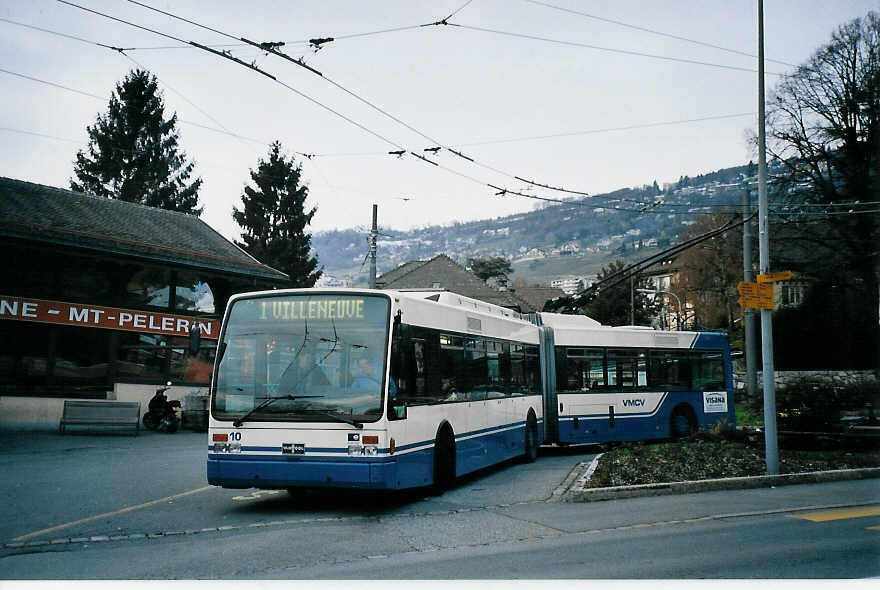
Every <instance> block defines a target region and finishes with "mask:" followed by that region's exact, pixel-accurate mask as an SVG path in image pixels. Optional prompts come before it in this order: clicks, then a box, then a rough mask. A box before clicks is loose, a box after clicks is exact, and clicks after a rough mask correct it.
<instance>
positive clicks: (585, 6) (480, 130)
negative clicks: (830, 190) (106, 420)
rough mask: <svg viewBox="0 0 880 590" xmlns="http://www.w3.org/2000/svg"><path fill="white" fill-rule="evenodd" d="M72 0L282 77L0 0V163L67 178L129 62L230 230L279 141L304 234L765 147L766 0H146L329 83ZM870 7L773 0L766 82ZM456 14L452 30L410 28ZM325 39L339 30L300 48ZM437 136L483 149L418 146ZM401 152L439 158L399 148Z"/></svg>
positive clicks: (641, 177)
mask: <svg viewBox="0 0 880 590" xmlns="http://www.w3.org/2000/svg"><path fill="white" fill-rule="evenodd" d="M72 1H73V2H76V3H77V4H81V5H82V6H86V7H88V8H91V9H93V10H96V11H100V12H103V13H106V14H108V15H112V16H115V17H118V18H120V19H123V20H126V21H129V22H131V23H135V24H138V25H141V26H144V27H149V28H151V29H153V30H154V31H157V32H160V33H164V34H166V35H170V36H172V37H176V38H178V39H181V40H184V41H195V42H197V43H201V44H204V45H209V46H212V47H214V46H220V45H230V44H231V46H224V47H218V49H225V50H228V51H230V52H231V54H232V55H233V56H236V57H238V58H240V59H241V60H243V61H245V62H247V63H254V64H255V65H256V66H257V67H259V68H260V69H262V70H264V71H265V72H267V73H270V74H272V75H274V76H275V77H276V78H277V80H278V81H277V82H276V81H273V80H271V79H269V78H267V77H265V76H263V75H261V74H259V73H257V72H255V71H253V70H250V69H248V68H246V67H243V66H241V65H238V64H236V63H233V62H231V61H229V60H226V59H224V58H222V57H219V56H216V55H213V54H211V53H208V52H206V51H203V50H200V49H197V48H192V47H189V48H181V44H180V42H178V41H175V40H173V39H169V38H167V37H162V36H160V35H158V34H156V33H152V32H147V31H144V30H139V29H136V28H134V27H132V26H129V25H127V24H124V23H120V22H115V21H112V20H108V19H107V18H105V17H102V16H99V15H95V14H91V13H88V12H85V11H83V10H81V9H79V8H75V7H72V6H69V5H65V4H62V3H59V2H57V1H50V0H2V1H0V19H3V20H0V31H2V34H0V69H2V70H3V71H0V96H2V97H3V100H2V106H3V108H2V110H0V139H2V141H0V175H2V176H8V177H12V178H18V179H22V180H27V181H31V182H37V183H42V184H47V185H52V186H58V187H63V188H67V187H68V186H69V184H68V182H69V178H70V176H71V174H72V162H73V159H74V156H75V154H76V151H77V149H80V148H83V147H84V146H85V145H86V144H87V135H86V132H85V128H86V126H87V125H90V124H93V123H94V121H95V118H96V116H97V114H98V113H99V112H104V111H106V108H107V99H108V98H109V95H110V92H111V90H112V89H113V87H114V85H115V83H116V82H117V81H118V80H120V79H122V78H123V77H124V76H125V74H126V73H127V72H128V71H129V70H130V69H131V68H134V67H137V65H136V64H135V63H134V62H135V61H136V62H137V64H140V65H141V66H143V67H144V68H146V69H148V70H150V71H151V72H153V73H154V74H155V75H156V76H157V77H158V78H159V80H160V87H162V88H163V90H164V98H165V103H166V112H167V113H169V114H170V113H171V112H177V114H178V116H179V119H180V124H179V127H178V128H179V131H180V144H181V147H182V149H183V150H184V151H185V152H186V154H187V156H188V157H189V158H190V159H192V160H194V161H195V162H196V173H197V174H198V175H200V176H201V177H202V178H203V179H204V184H203V186H202V190H201V193H200V197H201V201H202V204H203V205H204V208H205V211H204V213H203V215H202V218H203V219H204V220H205V221H207V222H208V223H209V224H210V225H211V226H212V227H214V228H215V229H217V230H218V231H220V232H221V233H222V234H223V235H225V236H227V237H229V238H237V237H238V234H239V230H238V228H237V226H236V225H235V223H234V222H233V221H232V216H231V212H232V208H233V206H234V205H237V204H238V205H239V206H240V195H241V193H242V188H243V186H244V183H245V182H247V181H248V180H249V170H250V169H252V168H255V167H256V165H257V162H258V160H259V158H261V157H265V156H266V154H267V152H268V144H269V143H270V142H271V141H273V140H275V139H278V140H280V141H281V142H282V144H283V145H284V147H285V148H286V149H287V150H288V153H294V156H295V157H296V158H297V161H299V162H301V163H302V169H303V176H304V178H305V181H306V182H307V184H308V186H309V202H310V203H311V204H312V205H317V207H318V213H317V214H316V215H315V217H314V219H313V222H312V229H313V230H326V229H334V228H348V227H357V226H360V227H366V226H368V225H369V222H370V215H371V204H372V203H377V204H378V205H379V221H380V225H381V226H384V227H386V228H411V227H417V226H423V225H430V224H436V223H446V222H451V221H455V220H462V221H464V220H471V219H480V218H487V217H496V216H499V215H507V214H511V213H515V212H519V211H527V210H530V209H532V208H533V207H534V206H535V204H536V203H538V202H539V201H536V200H534V199H529V198H524V197H519V196H511V195H506V196H496V195H495V193H496V192H498V191H496V190H494V189H492V188H490V187H489V186H488V185H489V184H491V185H494V186H497V187H499V188H506V189H510V190H516V191H519V192H527V193H531V194H533V195H536V196H548V197H552V198H559V197H565V196H566V195H565V193H561V192H556V191H552V190H549V189H546V188H540V187H537V186H535V185H529V184H526V183H524V182H521V181H520V180H516V179H515V178H514V177H515V176H518V177H520V178H523V179H526V180H530V181H533V182H536V183H540V184H544V185H549V186H553V187H563V188H566V189H569V190H575V191H583V192H586V193H591V194H592V193H602V192H607V191H610V190H614V189H617V188H622V187H626V186H637V185H641V184H646V183H647V184H650V183H651V182H652V181H653V180H655V179H656V180H657V181H658V182H659V183H661V184H662V183H664V182H673V181H676V180H678V178H679V176H681V175H684V174H688V175H696V174H698V173H701V172H709V171H712V170H717V169H719V168H724V167H728V166H736V165H740V164H744V163H746V162H747V161H748V160H749V159H750V158H752V157H754V155H753V152H752V150H751V148H750V145H749V142H748V136H749V134H750V133H752V132H753V130H754V128H755V113H756V111H757V106H756V105H757V98H756V96H757V91H756V88H757V74H756V73H755V72H754V71H751V70H755V69H756V67H757V66H756V59H755V58H754V57H749V56H748V55H743V54H754V53H756V38H757V33H756V0H690V1H683V0H682V1H675V0H668V1H665V2H658V1H656V0H642V1H638V0H616V1H586V0H583V1H575V0H540V2H539V1H531V0H472V2H470V3H467V4H466V0H435V1H433V2H428V1H413V0H399V1H383V2H365V1H355V0H338V1H337V0H296V1H293V0H290V1H274V2H270V1H259V0H254V1H251V2H242V1H235V2H233V1H227V2H205V1H202V2H197V1H194V0H193V1H190V0H141V1H142V2H143V3H145V4H149V5H151V6H154V7H156V8H159V9H161V10H164V11H166V12H170V13H173V14H175V15H178V16H181V17H184V18H186V19H189V20H191V21H195V22H197V23H199V24H203V25H206V26H208V27H211V28H213V29H215V30H217V31H221V32H223V33H228V34H231V35H233V36H235V37H245V38H247V39H251V40H253V41H257V42H262V41H284V42H285V43H286V45H285V46H283V47H282V48H281V51H284V52H286V53H287V54H289V55H291V56H292V57H294V58H302V59H303V60H304V62H305V63H307V64H308V65H309V66H311V67H313V68H314V69H316V70H318V71H320V72H321V73H322V74H324V79H322V78H321V77H319V76H317V75H316V74H314V73H312V72H310V71H308V70H306V69H304V68H301V67H299V66H297V65H296V64H293V63H290V62H287V61H284V60H283V59H280V58H278V57H276V56H272V55H268V56H267V55H266V54H265V53H261V52H260V51H258V50H256V49H254V48H251V47H248V46H242V44H241V43H240V42H238V43H236V42H235V41H234V40H232V39H230V38H229V37H225V36H222V35H221V34H218V33H216V32H211V31H209V30H206V29H203V28H199V27H198V26H195V25H192V24H188V23H185V22H182V21H180V20H175V19H174V18H172V17H169V16H166V15H162V14H158V13H156V12H154V11H151V10H149V9H147V8H144V7H141V6H138V5H136V4H134V3H131V2H128V1H125V0H79V1H78V0H72ZM548 5H549V6H548ZM563 9H564V10H563ZM872 9H873V10H877V9H878V4H877V2H876V0H872V1H869V0H833V1H828V0H766V1H765V3H764V10H765V16H764V22H765V36H766V42H765V54H766V57H767V58H768V61H767V63H766V69H767V72H768V75H767V77H766V80H767V88H768V91H769V90H771V89H772V88H773V86H774V85H775V83H776V81H777V80H778V79H779V78H778V76H777V75H774V73H785V72H790V71H791V70H792V69H793V65H796V64H800V63H802V62H803V61H805V60H806V59H808V58H809V56H810V55H811V54H812V53H813V52H814V51H815V50H816V48H818V47H819V46H820V45H822V44H824V43H826V42H828V41H829V40H830V37H831V34H832V32H833V31H834V29H835V28H836V27H837V26H839V25H840V24H842V23H844V22H847V21H849V20H851V19H853V18H856V17H861V16H864V15H865V14H866V13H867V12H868V11H869V10H872ZM452 13H455V14H454V16H452V18H450V19H449V20H448V22H449V23H450V25H461V26H447V25H434V26H426V27H415V25H421V24H429V23H436V22H438V21H442V20H443V19H444V17H447V16H448V15H450V14H452ZM578 13H582V14H578ZM8 21H14V23H19V24H13V23H10V22H8ZM611 21H615V22H611ZM21 24H24V25H30V26H31V27H38V28H41V29H48V30H51V31H54V32H56V33H63V34H65V35H69V36H73V37H79V38H81V39H84V40H86V41H90V42H93V43H88V42H84V41H80V40H75V39H70V38H67V37H62V36H59V35H56V34H50V33H47V32H43V31H38V30H34V29H33V28H25V27H23V26H20V25H21ZM394 29H400V30H394ZM645 29H648V30H650V31H648V30H645ZM379 31H383V32H379ZM366 33H375V34H366ZM658 33H663V34H662V35H661V34H658ZM327 37H334V38H335V39H336V40H335V41H333V42H329V43H326V44H324V45H323V46H322V48H321V50H320V51H317V52H314V51H312V50H311V49H310V47H309V44H308V40H309V39H313V38H327ZM675 37H679V38H683V39H678V38H675ZM684 39H687V40H684ZM692 41H698V42H700V43H701V44H698V43H694V42H692ZM94 43H101V44H104V45H109V46H114V47H124V48H133V49H131V50H130V51H126V55H127V56H128V57H126V55H123V54H120V53H119V52H116V51H114V50H111V49H107V48H104V47H100V46H98V45H95V44H94ZM708 45H714V46H717V47H721V48H724V49H725V50H722V49H718V48H714V47H710V46H708ZM132 60H134V61H132ZM770 60H776V61H770ZM780 62H783V63H780ZM787 64H788V65H787ZM16 74H17V75H16ZM21 76H28V77H30V78H36V79H39V80H42V81H45V82H51V83H52V84H55V85H60V86H65V87H67V88H68V89H62V88H58V87H57V86H50V85H47V84H44V83H40V82H37V81H34V80H31V79H27V78H23V77H21ZM279 82H280V83H279ZM334 83H335V84H334ZM69 89H73V90H76V91H79V92H82V93H86V94H80V93H77V92H73V91H71V90H69ZM89 95H94V96H89ZM304 95H305V96H304ZM98 97H100V98H98ZM306 97H308V98H306ZM357 97H359V98H361V99H363V100H365V101H368V102H369V103H372V105H375V107H378V109H381V110H382V111H384V112H385V113H387V115H390V117H389V116H387V115H385V114H382V113H380V112H379V111H378V110H376V109H374V108H371V107H370V106H368V105H366V104H365V103H364V102H361V101H360V100H358V98H357ZM333 111H335V112H333ZM392 117H393V118H392ZM394 119H396V121H395V120H394ZM699 119H703V120H699ZM694 120H698V121H694ZM681 121H690V122H684V123H675V122H681ZM661 123H663V125H658V124H661ZM666 123H670V124H666ZM622 128H629V129H622ZM548 136H549V137H548ZM438 146H444V147H445V148H452V149H454V150H456V151H458V152H459V153H461V154H462V155H464V156H467V157H468V158H471V159H472V160H474V161H473V162H471V161H469V160H466V159H464V158H462V157H459V156H457V155H455V154H453V153H451V152H449V151H447V150H446V149H443V150H441V151H439V152H437V153H436V155H434V154H433V153H432V152H425V151H423V150H424V149H425V148H431V147H438ZM398 149H405V150H407V151H408V152H415V153H417V154H420V155H425V156H428V157H429V158H430V159H431V160H432V161H434V162H435V163H437V164H439V166H435V165H433V164H431V163H427V162H424V161H422V160H419V159H418V158H415V157H414V156H412V155H410V154H409V153H408V154H407V155H405V156H403V157H400V158H398V157H396V156H392V155H389V154H388V152H389V151H396V150H398ZM299 154H313V155H314V157H312V158H310V159H309V158H305V157H304V156H301V155H299ZM405 199H408V200H405Z"/></svg>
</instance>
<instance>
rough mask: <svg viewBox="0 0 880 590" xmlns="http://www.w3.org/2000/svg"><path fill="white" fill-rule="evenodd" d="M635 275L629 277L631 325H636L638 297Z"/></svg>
mask: <svg viewBox="0 0 880 590" xmlns="http://www.w3.org/2000/svg"><path fill="white" fill-rule="evenodd" d="M633 277H634V275H629V325H630V326H635V325H636V295H635V292H634V289H635V281H634V278H633Z"/></svg>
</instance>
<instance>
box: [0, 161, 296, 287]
mask: <svg viewBox="0 0 880 590" xmlns="http://www.w3.org/2000/svg"><path fill="white" fill-rule="evenodd" d="M0 237H4V238H17V239H22V240H28V241H31V242H42V243H47V244H54V245H60V246H67V247H75V248H78V249H82V250H91V251H94V252H101V253H106V254H114V255H122V256H132V257H136V258H141V259H148V260H151V261H155V262H160V263H168V264H176V265H183V266H187V267H190V268H197V269H210V270H215V271H221V272H227V273H232V274H236V275H244V276H247V277H253V278H261V279H269V280H274V281H286V280H287V278H288V277H287V275H286V274H284V273H282V272H281V271H278V270H275V269H274V268H272V267H269V266H266V265H265V264H262V263H261V262H259V261H258V260H256V259H255V258H253V257H252V256H251V255H249V254H248V253H247V252H245V251H244V250H242V249H241V248H239V247H238V246H236V245H235V244H233V243H232V242H230V241H229V240H227V239H226V238H224V237H223V236H221V235H220V234H219V233H218V232H217V231H215V230H214V229H213V228H212V227H211V226H209V225H208V224H207V223H205V222H204V221H202V220H201V219H199V218H198V217H196V216H194V215H187V214H184V213H178V212H175V211H167V210H165V209H157V208H155V207H147V206H145V205H139V204H136V203H128V202H125V201H120V200H117V199H107V198H104V197H96V196H93V195H88V194H85V193H78V192H74V191H69V190H65V189H60V188H55V187H51V186H45V185H42V184H34V183H32V182H25V181H23V180H15V179H12V178H5V177H0Z"/></svg>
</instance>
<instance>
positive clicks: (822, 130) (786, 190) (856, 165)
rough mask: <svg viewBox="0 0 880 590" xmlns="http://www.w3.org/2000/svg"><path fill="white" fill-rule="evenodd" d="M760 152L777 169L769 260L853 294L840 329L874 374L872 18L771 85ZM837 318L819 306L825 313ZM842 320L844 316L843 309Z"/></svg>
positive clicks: (875, 21)
mask: <svg viewBox="0 0 880 590" xmlns="http://www.w3.org/2000/svg"><path fill="white" fill-rule="evenodd" d="M768 133H769V145H768V150H769V151H770V153H771V155H772V156H773V157H774V164H775V165H777V166H779V167H780V168H781V174H779V175H778V180H779V183H778V186H777V187H776V188H777V191H776V192H777V195H778V199H779V200H780V201H787V203H785V204H786V205H788V206H787V207H782V206H781V205H780V206H779V208H778V209H777V211H776V212H777V214H778V216H777V217H776V218H775V219H774V223H775V227H774V230H773V231H774V239H775V240H776V243H779V244H781V245H782V247H781V248H780V249H778V250H777V249H774V258H775V259H776V262H780V263H783V264H786V265H792V266H794V267H796V270H800V272H801V273H803V274H805V275H807V276H810V277H812V278H813V279H814V280H816V281H817V282H818V283H824V284H829V283H830V284H834V285H835V286H836V287H838V288H839V289H840V290H847V291H850V292H853V291H855V292H858V293H859V294H860V296H859V297H858V298H857V299H858V300H861V301H862V302H863V305H862V306H861V308H860V309H859V310H857V311H856V312H855V314H854V315H853V319H852V320H850V322H856V321H860V322H862V323H863V324H864V325H866V326H867V327H868V328H869V330H868V331H867V333H866V335H865V336H864V337H865V338H867V339H868V340H869V341H868V342H864V343H862V346H863V347H867V348H868V350H872V351H874V353H873V356H874V359H873V363H874V366H875V368H876V367H880V338H878V322H880V313H878V308H880V292H878V284H880V282H878V270H880V247H878V243H880V232H878V227H880V214H878V213H877V212H876V210H877V209H878V206H877V204H876V202H877V201H880V174H878V170H877V168H878V161H880V14H878V13H876V12H869V13H868V14H867V15H866V16H865V17H864V18H859V19H855V20H853V21H852V22H849V23H847V24H845V25H842V26H841V27H840V28H838V29H837V31H835V33H834V34H833V35H832V38H831V41H830V42H829V43H828V44H826V45H825V46H823V47H821V48H819V49H818V50H817V51H816V52H815V54H814V55H813V56H812V57H811V58H810V59H809V60H808V61H807V62H806V63H805V64H803V65H801V66H800V67H798V68H797V69H796V70H795V71H794V72H793V73H792V74H790V75H788V76H785V77H784V78H783V79H782V81H781V82H780V83H779V85H778V86H777V88H776V90H775V93H774V97H773V99H772V100H771V101H770V105H769V109H768ZM835 311H837V310H836V309H835V308H834V307H833V302H829V312H831V313H833V312H835ZM851 313H852V312H851Z"/></svg>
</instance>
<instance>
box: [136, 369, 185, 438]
mask: <svg viewBox="0 0 880 590" xmlns="http://www.w3.org/2000/svg"><path fill="white" fill-rule="evenodd" d="M170 387H171V382H170V381H169V382H168V383H166V384H165V387H160V388H159V389H157V390H156V394H155V395H154V396H153V398H152V399H151V400H150V404H149V406H148V408H149V409H148V410H147V412H146V413H145V414H144V417H143V423H144V426H146V427H147V429H149V430H156V431H159V432H167V433H169V434H173V433H175V432H177V429H178V428H180V416H179V415H178V412H179V411H180V401H179V400H176V399H173V400H169V399H168V397H167V396H166V395H165V392H166V391H168V389H169V388H170Z"/></svg>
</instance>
